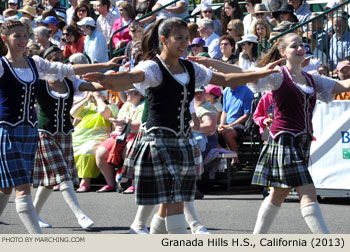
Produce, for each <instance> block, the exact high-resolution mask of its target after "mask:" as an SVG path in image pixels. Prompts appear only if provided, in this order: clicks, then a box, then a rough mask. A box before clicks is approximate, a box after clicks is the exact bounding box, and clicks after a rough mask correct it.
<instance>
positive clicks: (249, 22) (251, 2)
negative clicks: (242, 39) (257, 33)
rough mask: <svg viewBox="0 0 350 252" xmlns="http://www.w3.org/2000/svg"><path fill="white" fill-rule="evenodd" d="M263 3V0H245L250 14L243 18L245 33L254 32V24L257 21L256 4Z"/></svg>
mask: <svg viewBox="0 0 350 252" xmlns="http://www.w3.org/2000/svg"><path fill="white" fill-rule="evenodd" d="M259 3H261V0H245V7H246V8H247V11H248V14H247V15H245V17H244V18H243V25H244V34H250V33H251V32H252V26H253V24H254V21H255V17H254V15H253V13H254V7H255V5H256V4H259Z"/></svg>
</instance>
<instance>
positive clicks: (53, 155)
mask: <svg viewBox="0 0 350 252" xmlns="http://www.w3.org/2000/svg"><path fill="white" fill-rule="evenodd" d="M39 137H40V141H39V146H38V149H37V152H36V155H35V163H34V172H33V187H38V186H53V185H58V184H60V183H61V182H63V181H68V180H72V181H73V184H74V185H79V178H78V176H77V169H76V167H75V163H74V156H73V147H72V135H71V134H69V135H64V134H61V133H58V134H56V135H54V136H52V135H50V134H48V133H46V132H40V133H39Z"/></svg>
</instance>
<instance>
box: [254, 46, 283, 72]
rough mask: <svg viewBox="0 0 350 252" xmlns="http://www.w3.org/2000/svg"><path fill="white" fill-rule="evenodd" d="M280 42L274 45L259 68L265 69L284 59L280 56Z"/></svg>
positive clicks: (259, 64) (261, 61)
mask: <svg viewBox="0 0 350 252" xmlns="http://www.w3.org/2000/svg"><path fill="white" fill-rule="evenodd" d="M278 42H279V40H278V41H277V42H276V43H274V44H273V46H272V47H271V49H270V51H269V52H268V53H267V54H265V55H264V56H263V57H262V58H261V59H260V61H259V63H258V65H257V67H264V66H266V65H267V64H269V63H271V62H274V61H276V60H279V59H281V58H282V55H281V54H280V51H279V49H278Z"/></svg>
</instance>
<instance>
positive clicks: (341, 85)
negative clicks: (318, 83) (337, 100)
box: [332, 79, 350, 94]
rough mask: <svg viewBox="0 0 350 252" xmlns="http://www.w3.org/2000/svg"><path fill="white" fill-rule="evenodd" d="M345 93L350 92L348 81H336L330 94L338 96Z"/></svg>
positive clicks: (349, 81)
mask: <svg viewBox="0 0 350 252" xmlns="http://www.w3.org/2000/svg"><path fill="white" fill-rule="evenodd" d="M347 91H350V79H347V80H338V81H336V82H335V85H334V87H333V90H332V94H339V93H342V92H347Z"/></svg>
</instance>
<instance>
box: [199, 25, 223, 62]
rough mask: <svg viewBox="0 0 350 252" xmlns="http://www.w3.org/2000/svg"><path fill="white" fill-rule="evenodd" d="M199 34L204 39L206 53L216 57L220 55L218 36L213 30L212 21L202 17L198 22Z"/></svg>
mask: <svg viewBox="0 0 350 252" xmlns="http://www.w3.org/2000/svg"><path fill="white" fill-rule="evenodd" d="M198 31H199V35H200V36H201V37H202V38H203V39H204V41H205V46H207V47H208V54H209V56H210V57H211V58H213V59H217V58H220V57H221V56H222V53H221V51H220V44H219V40H220V37H219V35H217V34H216V33H215V32H214V21H213V20H211V19H208V18H203V19H201V20H200V21H199V24H198Z"/></svg>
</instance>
